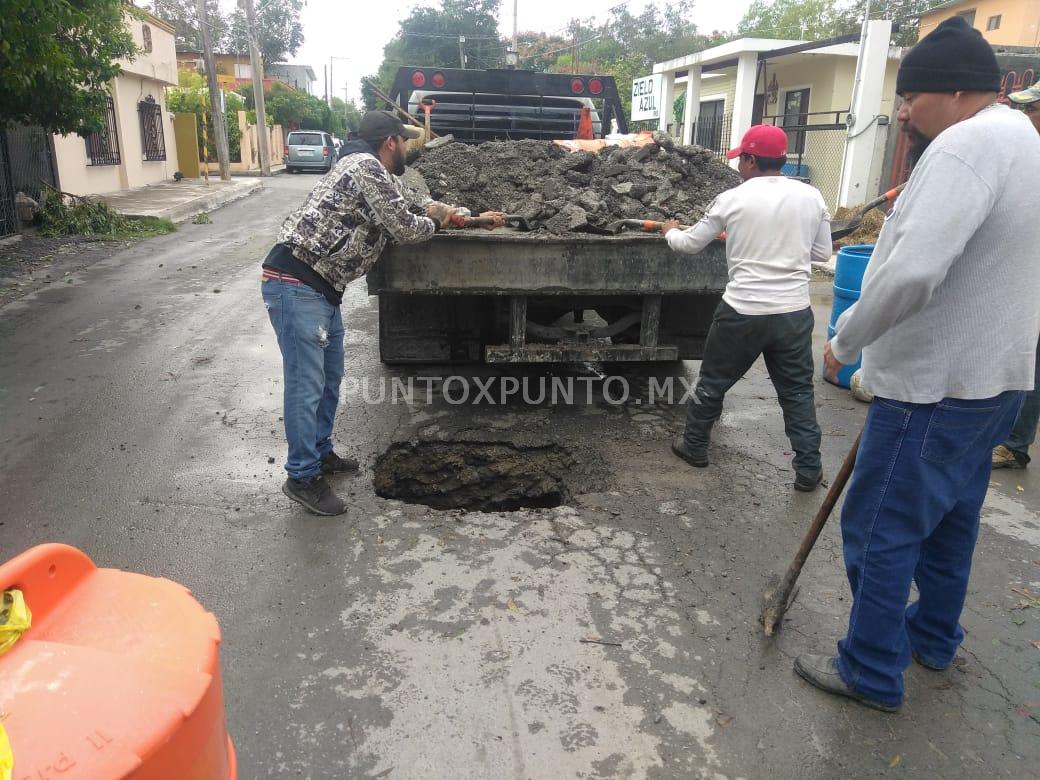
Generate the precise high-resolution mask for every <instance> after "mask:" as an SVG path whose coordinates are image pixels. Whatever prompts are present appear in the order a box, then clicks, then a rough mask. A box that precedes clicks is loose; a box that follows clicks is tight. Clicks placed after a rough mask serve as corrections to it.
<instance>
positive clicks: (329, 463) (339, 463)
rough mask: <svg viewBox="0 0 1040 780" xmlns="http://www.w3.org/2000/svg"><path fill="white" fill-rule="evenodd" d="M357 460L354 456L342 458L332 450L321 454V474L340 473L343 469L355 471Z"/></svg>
mask: <svg viewBox="0 0 1040 780" xmlns="http://www.w3.org/2000/svg"><path fill="white" fill-rule="evenodd" d="M357 470H358V462H357V461H356V460H355V459H354V458H342V457H340V456H339V455H337V454H336V453H335V452H334V451H333V450H329V451H328V452H327V453H325V454H324V455H322V456H321V473H322V474H340V473H342V472H345V471H357Z"/></svg>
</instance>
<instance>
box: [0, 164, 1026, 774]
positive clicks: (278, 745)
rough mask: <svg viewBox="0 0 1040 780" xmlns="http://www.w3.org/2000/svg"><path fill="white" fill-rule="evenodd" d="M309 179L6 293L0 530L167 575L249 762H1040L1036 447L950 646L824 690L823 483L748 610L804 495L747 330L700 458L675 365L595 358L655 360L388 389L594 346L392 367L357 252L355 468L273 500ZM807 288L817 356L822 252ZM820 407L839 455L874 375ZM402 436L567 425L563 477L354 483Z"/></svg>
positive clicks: (844, 593)
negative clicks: (440, 493)
mask: <svg viewBox="0 0 1040 780" xmlns="http://www.w3.org/2000/svg"><path fill="white" fill-rule="evenodd" d="M317 181H318V177H317V176H314V175H297V176H288V175H284V176H279V177H275V178H273V179H269V180H266V181H265V182H264V190H263V191H262V192H260V193H259V194H255V195H253V196H251V197H249V198H246V199H245V200H242V201H239V202H237V203H234V204H232V205H230V206H227V207H225V208H223V209H220V210H218V211H215V212H213V213H212V214H211V218H212V224H204V225H196V224H191V223H186V224H183V225H181V226H179V228H178V230H177V232H175V233H173V234H171V235H167V236H162V237H160V238H156V239H150V240H147V241H143V242H139V243H136V244H133V245H131V246H130V247H129V248H126V249H121V250H119V251H116V252H115V254H112V255H111V256H110V257H106V258H105V259H102V260H100V261H98V262H95V263H93V264H91V265H87V266H85V267H82V268H79V269H78V270H75V271H73V272H72V273H71V274H70V275H69V276H67V277H65V278H63V279H61V280H60V282H56V283H54V284H50V285H46V286H44V287H42V288H41V289H38V290H35V291H32V292H29V293H28V294H26V295H24V296H23V297H21V298H16V299H13V300H12V299H5V300H6V302H5V303H3V305H2V307H0V366H2V369H0V401H2V403H3V407H4V413H3V415H2V417H0V495H2V496H3V508H2V509H0V560H6V559H8V558H10V557H12V556H13V555H15V554H17V553H19V552H21V551H22V550H24V549H26V548H28V547H30V546H32V545H35V544H39V543H42V542H47V541H60V542H64V543H67V544H71V545H73V546H75V547H78V548H80V549H82V550H83V551H84V552H86V553H87V554H88V555H89V556H90V557H91V558H92V559H93V560H94V561H95V562H96V563H97V564H98V565H99V566H107V567H115V568H121V569H128V570H133V571H137V572H142V573H145V574H149V575H154V576H161V577H168V578H170V579H172V580H175V581H177V582H180V583H182V584H183V585H185V586H186V587H188V588H189V589H190V590H191V591H192V593H193V594H194V595H195V597H196V598H197V599H198V600H199V601H200V602H201V603H202V604H203V605H204V606H205V607H206V608H207V609H208V610H210V611H212V612H213V613H214V614H215V615H216V617H217V619H218V621H219V623H220V627H221V631H222V634H223V644H222V647H221V653H222V658H223V665H224V690H225V700H226V706H227V717H228V727H229V730H230V732H231V735H232V738H233V740H234V742H235V746H236V749H237V751H238V759H239V777H241V778H245V779H246V780H251V779H252V778H266V777H303V778H315V779H318V778H348V777H349V778H352V777H389V778H395V779H396V778H518V780H519V779H520V778H550V777H594V778H608V777H610V778H613V777H624V778H643V777H646V778H686V777H713V778H715V777H718V778H721V777H732V778H736V777H814V778H815V777H820V778H825V777H836V776H846V777H869V776H877V775H885V774H893V775H895V774H898V773H904V774H905V775H907V776H913V777H923V776H929V777H935V776H938V777H967V776H980V775H983V774H985V775H989V776H993V777H1009V778H1021V777H1038V776H1040V769H1038V767H1040V649H1038V647H1037V646H1036V644H1035V643H1036V641H1037V640H1040V602H1038V603H1034V604H1032V606H1031V607H1029V606H1026V607H1024V608H1021V607H1022V605H1021V602H1022V597H1021V596H1020V595H1017V594H1016V593H1015V592H1013V591H1012V590H1011V589H1012V588H1016V589H1023V588H1025V589H1030V590H1031V591H1032V592H1033V593H1034V594H1036V593H1040V498H1038V495H1040V481H1038V479H1037V475H1036V474H1035V473H1033V472H1034V471H1035V467H1034V470H1033V471H1029V470H1027V471H1007V472H995V473H994V476H993V479H992V484H991V488H990V492H989V495H988V498H987V503H986V508H985V510H984V515H983V524H982V528H981V532H980V539H979V544H978V549H977V553H976V558H975V567H974V571H973V578H972V584H971V588H970V591H969V595H968V604H967V607H966V609H965V612H964V617H963V623H964V628H965V633H966V639H965V642H964V645H963V647H962V648H961V651H960V653H959V655H958V658H957V661H956V662H955V665H954V667H953V668H952V669H950V670H949V671H946V672H941V673H936V672H931V671H928V670H925V669H923V668H922V667H920V666H918V665H916V664H912V665H911V666H910V668H909V669H908V670H907V672H906V680H907V701H906V704H905V706H904V707H903V710H902V711H901V712H900V713H899V714H896V715H886V714H882V713H879V712H875V711H872V710H868V709H865V708H863V707H860V706H858V705H856V704H854V703H851V702H846V701H843V700H839V699H837V698H835V697H831V696H827V695H825V694H823V693H821V692H819V691H818V690H816V689H814V688H812V687H810V686H809V685H807V684H806V683H804V682H802V681H801V680H799V679H798V678H797V677H796V676H795V675H794V674H793V672H792V662H793V660H794V657H795V656H796V655H797V654H799V653H805V652H813V653H831V652H832V651H833V649H834V643H835V641H836V640H837V639H838V638H840V637H841V636H842V635H843V633H844V629H845V626H846V619H847V616H848V610H849V606H850V596H849V592H848V585H847V582H846V580H845V573H844V566H843V564H842V558H841V541H840V532H839V523H838V516H837V512H836V513H835V516H834V517H832V519H831V521H830V522H829V524H828V526H827V528H826V529H825V531H824V534H823V537H822V538H821V539H820V542H819V543H818V544H817V546H816V548H815V549H814V551H813V553H812V555H811V556H810V558H809V560H808V563H807V564H806V568H805V571H804V573H803V575H802V579H801V581H800V585H801V589H800V593H799V595H798V597H797V600H796V601H795V602H794V604H793V605H792V607H791V608H790V610H789V611H788V614H787V620H786V621H785V623H784V625H783V628H782V629H781V630H780V632H779V634H778V636H777V637H775V638H774V639H771V640H767V639H766V638H765V637H764V636H763V634H762V631H761V627H760V625H759V623H758V616H759V614H760V612H761V606H762V603H761V596H762V592H763V590H764V589H765V587H766V584H767V581H768V580H769V577H770V576H771V575H772V574H774V573H780V572H782V571H783V570H784V569H785V568H786V566H787V564H788V562H789V560H790V558H791V556H792V554H793V553H794V550H795V549H796V547H797V545H798V543H799V541H800V539H801V536H802V534H803V533H804V530H805V529H806V527H807V526H808V524H809V521H810V520H811V518H812V516H813V514H814V512H815V511H816V509H817V507H818V506H819V504H820V502H821V501H822V499H823V490H820V491H818V492H816V493H812V494H808V495H806V494H800V493H795V492H794V491H793V490H792V489H791V482H792V480H793V476H794V475H793V471H792V470H791V466H790V452H789V450H790V446H789V444H788V441H787V439H786V437H785V435H784V429H783V422H782V419H781V416H780V410H779V407H778V406H777V403H776V400H775V393H774V391H773V388H772V386H771V384H770V382H769V379H768V376H767V374H766V372H765V369H764V367H763V365H762V363H761V361H760V362H759V363H758V364H756V366H755V367H754V368H753V369H752V371H751V372H750V374H749V375H748V377H747V379H745V380H744V381H742V382H740V383H739V384H738V385H737V386H736V387H735V388H734V390H733V391H732V393H731V394H730V395H729V396H728V397H727V407H726V412H725V413H724V415H723V418H722V420H721V421H720V424H719V425H718V426H717V427H716V435H715V440H714V444H713V450H712V456H713V462H712V465H711V466H710V467H709V468H707V469H692V468H690V467H689V466H687V465H686V464H684V463H682V462H680V461H679V460H677V459H676V458H675V457H674V456H673V455H672V454H671V452H670V451H669V442H670V439H671V437H672V436H673V435H674V433H675V432H676V431H677V430H679V428H680V426H681V424H682V420H683V413H684V412H683V406H682V404H681V403H680V398H679V396H680V395H681V392H682V390H681V388H682V387H683V384H684V383H683V381H681V380H685V382H690V381H692V379H693V378H694V377H695V376H696V372H697V369H698V365H699V364H698V363H696V362H686V363H684V364H682V365H681V366H680V367H678V368H676V367H673V366H665V367H662V368H656V369H646V368H643V369H637V368H628V369H625V370H624V371H622V372H620V373H619V376H621V377H622V378H623V379H624V380H625V384H626V385H628V386H630V387H631V388H633V396H634V395H635V391H636V390H638V391H639V393H643V394H644V395H645V390H646V386H647V383H648V381H649V379H650V378H651V377H654V378H656V380H658V381H660V382H661V383H664V382H665V381H666V380H672V383H673V384H674V385H675V386H676V388H677V389H678V390H679V391H678V392H677V393H676V395H675V397H674V398H673V399H672V401H673V402H672V403H660V401H659V402H658V403H656V404H654V405H648V404H646V403H645V400H644V401H643V403H637V401H639V400H643V398H642V397H641V398H635V397H630V398H629V399H628V401H626V402H625V403H614V402H613V399H611V398H604V397H603V395H602V393H601V392H600V390H601V389H602V387H601V385H597V384H592V385H590V386H592V387H594V388H597V390H596V394H595V397H594V398H593V400H592V403H591V404H589V403H585V402H584V398H578V399H577V400H575V402H574V403H572V404H555V405H553V404H550V403H548V402H546V403H539V404H531V405H527V404H524V403H523V402H522V400H521V398H520V397H519V396H518V395H514V396H513V397H512V398H510V399H508V400H507V403H506V404H504V405H503V404H500V403H488V402H486V401H485V402H483V403H469V404H457V403H453V402H452V401H451V399H450V398H449V397H448V394H447V393H446V392H432V393H431V394H429V395H428V394H427V393H426V392H425V391H423V392H416V393H414V394H412V396H411V397H410V398H409V397H407V396H403V397H396V396H394V395H393V394H392V393H390V392H389V389H390V387H391V386H392V381H391V380H394V379H398V380H401V382H400V383H399V384H406V383H407V379H408V377H422V376H427V377H429V376H440V377H447V376H450V375H452V374H461V375H466V376H471V375H473V374H476V375H477V376H479V377H481V378H483V379H487V378H492V377H501V376H504V375H512V376H516V377H527V378H531V377H538V378H543V377H545V376H546V375H548V376H549V377H550V378H551V377H553V376H556V377H564V378H566V377H591V376H595V372H594V371H593V368H594V367H584V366H566V367H559V368H556V369H539V370H538V371H537V372H533V373H531V372H525V371H523V370H521V369H516V368H500V369H499V368H490V367H454V366H453V367H446V366H412V367H407V368H402V367H397V368H393V369H390V368H387V367H384V366H383V365H382V364H381V363H380V362H379V352H378V316H377V314H378V309H377V305H376V300H375V299H374V298H369V297H368V295H367V291H366V287H365V282H364V279H361V280H358V281H357V282H355V283H354V284H353V285H352V286H351V287H350V288H349V289H348V292H347V295H346V296H345V299H344V307H343V314H344V321H345V324H346V329H347V335H346V348H347V380H346V382H345V385H344V392H343V395H342V398H341V407H340V414H339V417H338V418H337V423H336V432H337V435H336V442H337V449H338V450H340V451H341V452H342V453H343V454H351V455H354V456H356V457H358V458H360V460H361V464H362V465H361V473H360V474H359V475H357V476H356V477H351V476H338V477H336V478H334V481H333V484H334V485H335V487H336V489H337V490H338V491H340V492H341V494H342V495H343V496H344V497H345V498H347V499H348V500H349V503H350V509H349V511H348V513H347V514H346V515H344V516H342V517H338V518H319V517H314V516H311V515H308V514H307V513H305V512H304V511H303V510H302V509H301V508H300V507H298V506H297V505H295V504H292V503H291V502H290V501H289V500H288V499H286V498H285V497H284V496H283V495H282V493H281V492H280V485H281V483H282V481H283V480H284V478H285V474H284V471H283V469H282V464H283V462H284V459H285V442H284V437H283V433H282V423H281V421H280V417H281V414H282V382H281V361H280V355H279V351H278V347H277V344H276V342H275V338H274V334H273V331H272V329H271V326H270V323H269V322H268V320H267V315H266V312H265V310H264V306H263V303H262V301H261V298H260V292H259V282H260V278H259V276H260V274H259V271H260V269H259V266H260V261H261V259H262V257H263V256H264V254H266V252H267V250H268V249H269V248H270V246H271V244H272V242H273V240H274V236H275V233H276V231H277V228H278V226H279V224H280V223H281V221H282V219H283V218H284V216H285V215H286V214H287V213H288V212H289V211H290V210H291V209H292V208H294V207H296V206H297V205H298V204H299V203H300V202H302V200H303V198H304V197H305V195H306V193H307V192H308V191H309V189H310V188H311V187H312V186H314V184H316V183H317ZM812 292H813V300H814V307H815V313H816V345H815V355H816V359H817V361H819V359H820V358H819V356H820V354H821V351H822V345H823V340H824V338H825V336H826V325H827V315H828V311H829V306H830V280H829V279H827V278H823V277H821V278H820V279H818V280H817V281H814V283H813V286H812ZM384 384H385V386H386V387H387V389H388V392H387V393H386V395H385V397H383V399H382V401H381V402H371V403H369V402H367V401H372V400H373V399H374V398H376V396H377V395H378V391H377V386H382V385H384ZM582 392H583V393H584V390H583V391H582ZM494 400H498V399H494ZM817 405H818V407H819V408H818V415H819V420H820V424H821V427H822V429H823V432H824V444H823V448H824V468H825V478H829V477H830V476H833V474H834V473H835V472H836V471H837V469H838V466H839V465H840V463H841V461H842V459H843V458H844V456H845V454H846V452H847V450H848V448H849V447H850V445H851V443H852V441H853V439H854V438H855V436H856V433H857V431H858V430H859V427H860V425H861V423H862V419H863V416H864V414H865V411H866V408H867V407H866V406H865V405H863V404H860V403H857V402H856V401H854V400H853V399H852V398H851V397H850V395H849V394H848V392H847V391H845V390H842V389H840V388H836V387H832V386H830V385H827V384H823V383H822V382H821V383H820V384H818V385H817ZM416 441H421V442H426V443H428V444H429V443H433V444H439V445H445V446H447V445H453V444H458V443H462V444H463V445H465V444H466V443H470V444H474V443H476V444H479V445H481V446H483V447H485V448H488V447H490V448H491V449H490V450H485V451H495V452H500V451H506V452H512V453H513V455H514V456H515V457H520V458H521V460H522V459H523V456H524V453H527V452H533V451H538V452H542V451H551V450H552V449H553V448H554V447H558V448H563V450H562V451H561V452H562V453H563V454H561V455H559V457H555V456H553V457H552V458H550V459H552V462H553V464H555V465H554V466H553V468H554V469H556V471H555V472H554V474H555V475H556V476H558V477H559V483H560V486H561V487H560V490H559V491H558V493H559V495H558V498H559V501H560V504H559V506H551V505H550V506H544V505H542V506H540V507H538V506H535V507H530V506H528V507H522V508H519V509H517V510H516V511H503V512H485V511H466V510H463V509H443V510H436V509H431V508H430V507H427V506H424V505H421V504H415V503H406V502H403V501H400V500H393V499H387V498H381V497H379V496H377V495H376V492H375V488H374V468H375V467H376V464H377V459H378V458H379V456H381V455H383V453H384V452H386V451H387V450H388V449H389V448H390V447H391V445H393V444H395V443H402V442H416ZM441 451H442V450H440V449H438V448H437V446H431V447H430V449H429V452H431V453H433V455H432V456H428V457H436V456H437V453H439V452H441ZM517 453H519V455H517ZM413 455H414V459H415V460H416V462H419V461H421V460H422V456H423V450H422V448H421V447H420V448H418V449H415V450H414V452H413ZM547 457H548V456H547ZM405 465H408V464H405ZM435 465H436V464H434V466H435ZM411 467H412V468H416V467H417V466H415V464H413V465H412V466H411ZM419 468H421V466H419ZM550 492H552V491H550ZM545 503H549V504H552V503H556V502H555V501H546V502H545ZM1014 607H1020V608H1017V609H1015V608H1014Z"/></svg>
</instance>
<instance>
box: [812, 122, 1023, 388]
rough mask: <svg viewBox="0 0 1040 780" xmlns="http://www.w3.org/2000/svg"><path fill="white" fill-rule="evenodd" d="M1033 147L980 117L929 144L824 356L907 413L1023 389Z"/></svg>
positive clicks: (1019, 132)
mask: <svg viewBox="0 0 1040 780" xmlns="http://www.w3.org/2000/svg"><path fill="white" fill-rule="evenodd" d="M1038 213H1040V135H1038V134H1037V132H1036V130H1035V129H1034V128H1033V126H1032V124H1030V122H1029V120H1028V119H1027V118H1026V117H1025V116H1024V115H1023V114H1021V113H1020V112H1017V111H1014V110H1012V109H1010V108H1007V107H1006V106H1000V105H994V106H990V107H989V108H985V109H983V110H982V111H980V112H979V113H978V114H976V115H975V116H973V117H972V118H971V119H968V120H965V121H963V122H959V123H958V124H956V125H954V126H952V127H950V128H948V129H947V130H945V131H943V132H942V133H940V134H939V136H938V137H937V138H936V139H935V140H934V141H933V142H932V143H931V145H930V146H929V147H928V149H927V151H926V152H925V153H924V154H923V155H922V157H921V160H920V162H919V163H918V164H917V166H916V168H915V169H914V172H913V174H912V175H911V177H910V181H909V183H908V184H907V187H906V190H905V191H904V192H903V193H902V195H900V197H899V199H898V200H897V201H896V205H895V208H894V209H893V211H892V213H891V214H890V215H889V217H888V219H887V220H886V222H885V226H884V228H883V229H882V231H881V236H880V237H879V238H878V242H877V247H876V248H875V250H874V254H873V257H872V258H871V260H870V264H869V265H868V266H867V272H866V275H865V276H864V278H863V292H862V295H861V298H860V300H859V302H858V303H856V305H855V306H853V307H852V308H850V309H849V310H848V311H846V312H845V313H844V314H843V315H842V316H841V318H840V319H839V320H838V323H837V326H836V329H837V335H836V336H835V337H834V339H833V340H832V341H831V349H832V350H833V352H834V356H835V357H836V358H837V359H838V360H840V361H841V362H842V363H851V362H854V361H855V359H856V355H858V354H859V353H860V352H861V351H862V353H863V384H864V386H865V387H866V388H867V389H868V390H870V391H871V392H872V393H874V394H875V395H878V396H881V397H883V398H891V399H894V400H898V401H907V402H910V403H935V402H937V401H939V400H941V399H943V398H947V397H950V398H961V399H980V398H990V397H992V396H995V395H999V394H1000V393H1002V392H1004V391H1005V390H1029V389H1032V387H1033V365H1034V361H1035V357H1036V344H1037V336H1038V333H1040V217H1038Z"/></svg>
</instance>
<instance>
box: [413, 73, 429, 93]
mask: <svg viewBox="0 0 1040 780" xmlns="http://www.w3.org/2000/svg"><path fill="white" fill-rule="evenodd" d="M412 86H413V87H415V88H416V89H419V88H420V87H425V86H426V74H425V73H423V72H422V71H421V70H417V71H415V72H414V73H412Z"/></svg>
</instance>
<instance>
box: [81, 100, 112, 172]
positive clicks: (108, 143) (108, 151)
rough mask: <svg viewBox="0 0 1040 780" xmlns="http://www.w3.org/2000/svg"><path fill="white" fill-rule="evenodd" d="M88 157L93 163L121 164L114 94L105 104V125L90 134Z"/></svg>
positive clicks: (87, 138) (87, 139)
mask: <svg viewBox="0 0 1040 780" xmlns="http://www.w3.org/2000/svg"><path fill="white" fill-rule="evenodd" d="M84 141H85V142H86V144H87V159H88V160H90V164H91V165H119V133H118V131H117V130H116V107H115V104H113V103H112V96H111V95H110V96H109V97H108V102H107V104H106V105H105V127H104V129H102V130H99V131H98V132H96V133H91V134H90V135H88V136H87V137H86V138H85V139H84Z"/></svg>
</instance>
